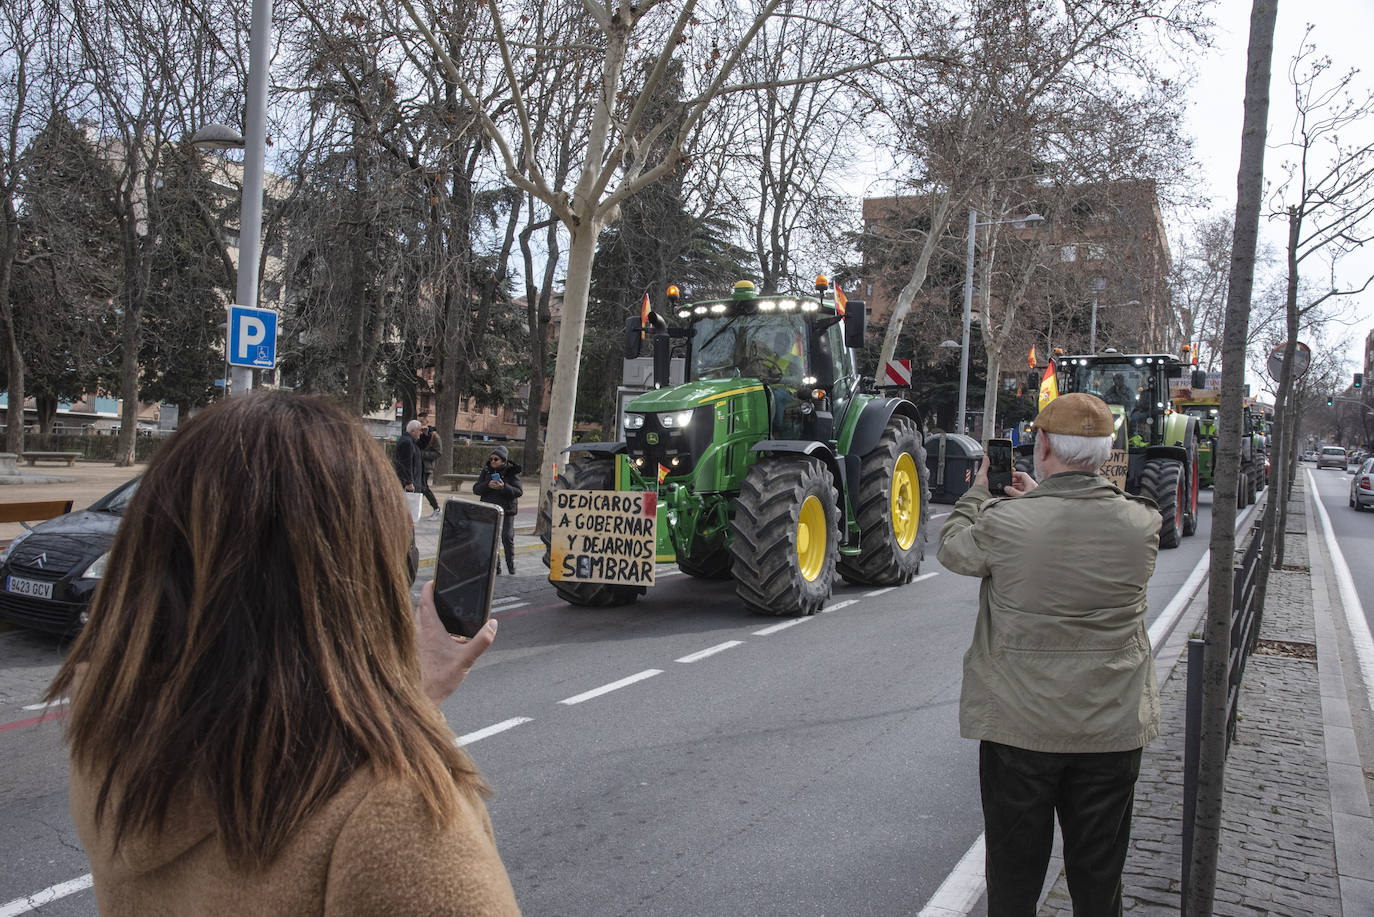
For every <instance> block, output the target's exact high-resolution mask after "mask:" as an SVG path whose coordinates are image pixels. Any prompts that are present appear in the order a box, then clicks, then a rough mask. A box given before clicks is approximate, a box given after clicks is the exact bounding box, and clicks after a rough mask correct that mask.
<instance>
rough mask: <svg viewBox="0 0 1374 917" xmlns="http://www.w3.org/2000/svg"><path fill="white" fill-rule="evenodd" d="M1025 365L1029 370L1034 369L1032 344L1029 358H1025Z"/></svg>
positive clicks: (1033, 348) (1033, 346) (1033, 347)
mask: <svg viewBox="0 0 1374 917" xmlns="http://www.w3.org/2000/svg"><path fill="white" fill-rule="evenodd" d="M1026 363H1027V364H1028V365H1029V366H1030V368H1031V369H1035V345H1034V344H1032V345H1031V352H1030V356H1028V357H1026Z"/></svg>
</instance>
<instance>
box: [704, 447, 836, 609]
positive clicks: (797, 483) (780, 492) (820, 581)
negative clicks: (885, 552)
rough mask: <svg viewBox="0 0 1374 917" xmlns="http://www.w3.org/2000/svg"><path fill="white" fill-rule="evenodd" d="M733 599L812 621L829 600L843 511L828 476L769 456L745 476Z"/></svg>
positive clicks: (819, 468) (792, 459)
mask: <svg viewBox="0 0 1374 917" xmlns="http://www.w3.org/2000/svg"><path fill="white" fill-rule="evenodd" d="M731 527H732V528H733V530H734V539H733V540H732V541H731V543H730V556H731V560H732V564H731V570H730V572H731V573H732V574H733V575H734V577H735V593H736V594H737V595H738V596H739V597H740V598H741V599H743V600H744V604H746V605H748V606H749V607H750V608H752V609H753V610H755V611H757V612H761V613H762V614H769V615H813V614H815V613H816V612H818V611H820V609H821V606H822V605H824V604H825V602H826V600H827V599H829V598H830V590H831V587H832V586H833V585H834V582H835V559H836V557H838V555H839V540H838V539H839V507H838V506H837V505H836V495H835V485H834V482H833V481H832V480H831V478H830V472H829V471H827V470H826V468H825V466H824V465H822V464H821V463H820V462H819V461H817V460H816V459H812V458H807V457H805V456H799V455H784V456H779V457H777V458H766V459H764V460H763V461H761V462H759V463H758V464H757V465H755V466H754V467H753V468H750V469H749V473H748V474H747V475H745V477H744V483H743V484H742V485H741V486H740V492H739V499H738V500H737V501H736V503H735V518H734V520H733V521H732V522H731Z"/></svg>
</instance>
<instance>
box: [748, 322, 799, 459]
mask: <svg viewBox="0 0 1374 917" xmlns="http://www.w3.org/2000/svg"><path fill="white" fill-rule="evenodd" d="M769 344H770V345H771V347H770V349H769V350H768V352H767V353H765V354H763V355H762V356H761V357H760V360H759V362H760V364H761V365H762V367H763V378H764V382H765V384H767V385H768V391H769V393H770V394H771V395H772V398H773V435H774V436H775V437H777V438H779V439H800V438H801V415H800V412H799V411H798V410H797V393H796V388H797V386H799V385H801V384H802V377H803V376H804V375H805V373H806V364H805V363H804V362H803V360H802V355H801V341H800V339H799V338H798V336H797V335H796V334H795V333H793V332H791V331H788V330H786V329H784V328H778V329H776V330H774V331H773V333H772V334H771V335H770V336H769Z"/></svg>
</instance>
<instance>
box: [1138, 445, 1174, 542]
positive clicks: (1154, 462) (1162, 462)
mask: <svg viewBox="0 0 1374 917" xmlns="http://www.w3.org/2000/svg"><path fill="white" fill-rule="evenodd" d="M1140 490H1141V493H1143V494H1144V495H1145V496H1147V497H1150V498H1152V499H1153V500H1154V501H1155V502H1156V503H1158V504H1159V515H1160V516H1161V517H1162V519H1163V521H1162V523H1161V525H1160V527H1159V546H1160V547H1161V548H1176V547H1178V544H1179V542H1180V541H1182V540H1183V517H1184V502H1183V501H1184V495H1183V491H1184V480H1183V464H1182V463H1181V462H1177V461H1175V460H1173V459H1150V460H1149V461H1147V462H1146V463H1145V469H1144V471H1142V472H1141V474H1140Z"/></svg>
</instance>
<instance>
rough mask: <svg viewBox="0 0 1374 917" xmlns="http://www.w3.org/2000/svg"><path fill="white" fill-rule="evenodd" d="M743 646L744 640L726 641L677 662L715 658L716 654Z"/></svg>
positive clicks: (689, 654) (688, 655)
mask: <svg viewBox="0 0 1374 917" xmlns="http://www.w3.org/2000/svg"><path fill="white" fill-rule="evenodd" d="M742 645H744V641H743V640H726V641H725V642H724V643H717V644H716V645H715V646H709V647H707V648H706V649H704V650H697V651H696V652H695V653H688V654H687V655H686V656H683V657H682V658H681V659H678V660H676V661H677V662H696V661H697V660H698V659H705V658H706V657H707V656H714V655H715V654H716V653H720V652H724V651H725V650H728V649H733V648H734V647H737V646H742Z"/></svg>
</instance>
